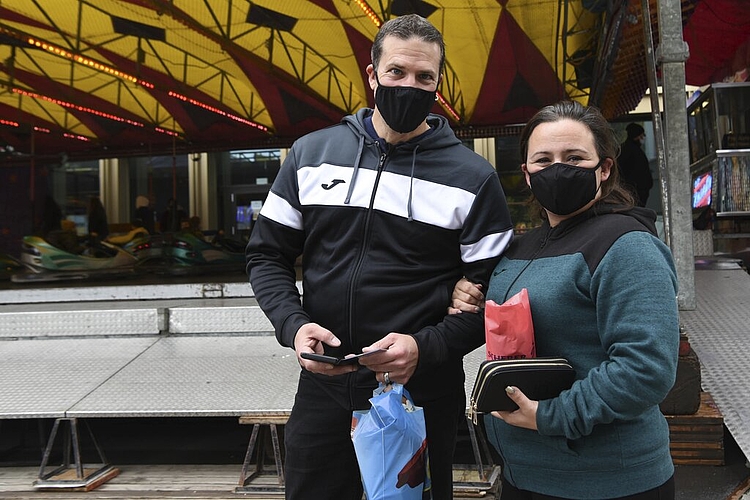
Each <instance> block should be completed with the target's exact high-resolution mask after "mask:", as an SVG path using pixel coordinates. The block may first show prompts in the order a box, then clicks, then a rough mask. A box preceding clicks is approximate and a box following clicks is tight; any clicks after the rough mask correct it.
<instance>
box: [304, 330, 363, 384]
mask: <svg viewBox="0 0 750 500" xmlns="http://www.w3.org/2000/svg"><path fill="white" fill-rule="evenodd" d="M323 344H326V345H329V346H331V347H338V346H340V345H341V341H340V340H339V339H338V338H337V337H336V336H335V335H334V334H333V333H332V332H331V331H330V330H328V329H326V328H323V327H322V326H320V325H319V324H317V323H307V324H305V325H302V327H300V329H299V330H297V334H296V335H295V336H294V351H295V352H296V353H297V361H298V362H299V364H300V366H301V367H302V368H304V369H305V370H307V371H310V372H314V373H322V374H323V375H330V376H333V375H341V374H344V373H349V372H354V371H357V365H348V366H336V365H332V364H330V363H323V362H320V361H311V360H309V359H303V358H302V357H300V354H301V353H303V352H315V353H318V354H323V352H324V351H323Z"/></svg>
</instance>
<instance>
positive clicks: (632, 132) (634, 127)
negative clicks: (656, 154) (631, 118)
mask: <svg viewBox="0 0 750 500" xmlns="http://www.w3.org/2000/svg"><path fill="white" fill-rule="evenodd" d="M625 130H627V132H628V139H635V138H636V137H638V136H639V135H641V134H643V133H644V132H645V130H643V127H641V126H640V125H638V124H637V123H629V124H628V126H627V127H625Z"/></svg>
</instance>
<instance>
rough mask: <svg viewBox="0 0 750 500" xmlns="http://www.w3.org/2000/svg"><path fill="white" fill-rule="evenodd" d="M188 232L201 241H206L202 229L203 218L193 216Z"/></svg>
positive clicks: (189, 220) (189, 221) (189, 222)
mask: <svg viewBox="0 0 750 500" xmlns="http://www.w3.org/2000/svg"><path fill="white" fill-rule="evenodd" d="M187 232H188V233H190V234H192V235H193V236H195V237H196V238H198V239H200V240H201V241H205V240H206V235H205V234H203V230H202V229H201V218H200V217H198V216H197V215H193V216H192V217H190V219H188V228H187Z"/></svg>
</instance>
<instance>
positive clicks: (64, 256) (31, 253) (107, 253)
mask: <svg viewBox="0 0 750 500" xmlns="http://www.w3.org/2000/svg"><path fill="white" fill-rule="evenodd" d="M71 250H73V249H71V248H68V249H67V250H66V249H63V248H60V247H58V246H55V245H53V244H52V243H50V242H49V241H47V240H46V239H43V238H40V237H38V236H24V238H23V243H22V245H21V259H20V260H21V263H22V264H23V265H24V267H25V271H26V272H16V273H14V274H13V275H11V281H13V282H16V283H28V282H39V281H62V280H74V279H90V278H97V277H112V276H113V275H124V274H129V273H132V272H133V271H134V269H135V265H136V264H137V262H138V260H137V259H136V257H135V256H134V255H132V254H131V253H128V252H127V251H125V250H124V249H122V248H120V247H118V246H116V245H112V244H111V243H107V242H106V241H102V242H98V243H96V244H94V245H93V246H81V247H80V248H77V249H75V251H71Z"/></svg>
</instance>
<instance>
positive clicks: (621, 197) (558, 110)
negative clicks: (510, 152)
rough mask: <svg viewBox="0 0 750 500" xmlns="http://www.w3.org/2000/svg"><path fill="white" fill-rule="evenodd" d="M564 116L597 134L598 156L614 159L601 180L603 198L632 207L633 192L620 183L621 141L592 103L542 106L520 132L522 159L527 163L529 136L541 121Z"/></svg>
mask: <svg viewBox="0 0 750 500" xmlns="http://www.w3.org/2000/svg"><path fill="white" fill-rule="evenodd" d="M564 119H568V120H574V121H577V122H578V123H581V124H583V125H585V126H586V128H588V129H589V130H590V131H591V134H592V135H593V136H594V145H595V147H596V153H597V155H598V156H599V159H600V160H601V159H604V158H611V159H612V161H613V165H612V168H611V170H610V173H609V177H608V178H607V180H606V181H604V182H602V187H601V189H602V196H601V199H600V202H603V203H610V204H614V205H625V206H626V207H628V208H630V207H633V206H634V205H635V202H634V200H633V195H632V194H630V191H629V190H628V189H626V188H625V187H623V186H622V184H621V183H620V169H619V167H618V165H617V157H618V156H619V154H620V144H619V143H618V142H617V139H616V137H615V133H614V131H613V130H612V127H611V126H610V124H609V122H607V120H606V119H605V118H604V116H602V114H601V112H600V111H599V110H598V109H597V108H595V107H593V106H584V105H582V104H581V103H579V102H576V101H560V102H558V103H555V104H551V105H549V106H545V107H544V108H542V109H540V110H539V111H538V112H537V113H536V114H535V115H534V116H533V117H532V118H531V119H530V120H529V121H528V123H526V126H525V127H524V129H523V131H522V132H521V160H522V161H523V162H524V163H526V156H527V155H528V152H529V138H530V137H531V133H532V132H533V131H534V129H536V128H537V127H538V126H539V125H541V124H542V123H552V122H558V121H560V120H564Z"/></svg>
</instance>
